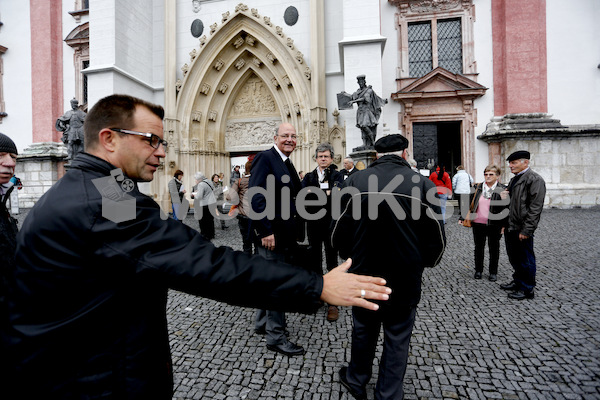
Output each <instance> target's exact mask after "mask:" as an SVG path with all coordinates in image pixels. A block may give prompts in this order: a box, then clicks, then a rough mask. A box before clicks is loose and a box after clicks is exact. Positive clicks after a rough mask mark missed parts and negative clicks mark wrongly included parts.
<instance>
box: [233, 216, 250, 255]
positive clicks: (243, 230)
mask: <svg viewBox="0 0 600 400" xmlns="http://www.w3.org/2000/svg"><path fill="white" fill-rule="evenodd" d="M237 220H238V226H239V228H240V234H241V235H242V249H243V251H244V253H247V254H252V239H251V237H250V219H249V218H248V217H246V216H245V215H241V214H238V216H237Z"/></svg>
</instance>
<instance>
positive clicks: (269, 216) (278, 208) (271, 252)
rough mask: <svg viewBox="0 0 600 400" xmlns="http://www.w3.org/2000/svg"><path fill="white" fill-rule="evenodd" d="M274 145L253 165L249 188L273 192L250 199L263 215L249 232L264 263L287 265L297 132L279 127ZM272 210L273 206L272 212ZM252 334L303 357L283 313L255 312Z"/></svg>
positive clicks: (292, 235)
mask: <svg viewBox="0 0 600 400" xmlns="http://www.w3.org/2000/svg"><path fill="white" fill-rule="evenodd" d="M274 140H275V146H273V147H272V148H270V149H269V150H265V151H263V152H260V153H258V154H257V155H256V157H255V158H254V161H253V163H252V175H250V183H249V187H250V188H256V187H260V188H263V189H265V190H267V192H268V193H269V194H270V193H274V200H275V201H274V202H273V203H269V201H268V199H267V197H266V196H265V195H264V193H260V191H259V192H257V193H255V194H254V195H253V196H252V201H251V204H252V212H253V213H255V214H254V215H257V214H258V215H260V214H263V213H265V212H266V213H265V214H266V215H264V216H263V218H261V219H256V218H252V221H251V230H252V233H253V236H254V239H255V243H256V247H257V251H258V254H259V255H261V256H263V257H264V258H266V259H267V260H277V261H285V262H290V261H291V260H290V256H292V255H293V254H294V253H295V251H296V247H297V242H296V232H297V226H296V207H295V203H296V195H297V194H298V192H299V191H300V189H301V183H300V178H299V176H298V173H297V172H296V169H295V168H294V165H293V164H292V163H291V160H290V159H289V157H290V155H291V154H292V152H293V151H294V149H295V148H296V140H297V136H296V129H295V128H294V127H293V126H292V125H291V124H288V123H283V124H281V125H279V128H278V129H277V133H276V135H275V137H274ZM271 207H273V208H272V209H271ZM255 331H256V332H257V333H263V332H265V333H266V335H267V348H268V349H269V350H273V351H277V352H279V353H282V354H285V355H287V356H296V355H302V354H304V352H305V351H304V348H302V346H298V345H296V344H294V343H292V342H290V341H289V340H288V339H287V337H286V336H285V333H286V330H285V313H284V312H281V311H271V310H258V312H257V313H256V321H255Z"/></svg>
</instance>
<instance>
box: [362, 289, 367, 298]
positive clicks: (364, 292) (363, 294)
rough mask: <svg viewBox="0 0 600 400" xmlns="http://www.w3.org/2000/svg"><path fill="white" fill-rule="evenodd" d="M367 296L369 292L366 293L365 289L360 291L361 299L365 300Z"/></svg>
mask: <svg viewBox="0 0 600 400" xmlns="http://www.w3.org/2000/svg"><path fill="white" fill-rule="evenodd" d="M366 294H367V292H366V291H365V289H360V297H361V298H362V299H364V298H365V296H366Z"/></svg>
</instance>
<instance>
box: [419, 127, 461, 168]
mask: <svg viewBox="0 0 600 400" xmlns="http://www.w3.org/2000/svg"><path fill="white" fill-rule="evenodd" d="M460 125H461V123H460V122H438V123H415V124H413V158H414V159H415V161H416V162H417V168H419V169H429V168H431V166H434V165H435V164H443V165H444V166H445V167H446V171H448V173H450V175H452V173H453V172H454V170H455V169H456V167H457V166H459V165H460V164H461V160H462V154H461V145H460V142H461V140H460V136H461V135H460V133H461V126H460Z"/></svg>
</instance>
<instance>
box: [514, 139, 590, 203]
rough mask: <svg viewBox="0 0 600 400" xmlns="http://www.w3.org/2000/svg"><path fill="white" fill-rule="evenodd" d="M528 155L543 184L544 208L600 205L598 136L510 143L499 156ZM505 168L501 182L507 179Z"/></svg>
mask: <svg viewBox="0 0 600 400" xmlns="http://www.w3.org/2000/svg"><path fill="white" fill-rule="evenodd" d="M516 150H527V151H529V152H530V153H531V168H532V169H533V170H534V171H536V172H538V173H539V174H540V175H541V176H542V177H543V178H544V180H545V181H546V189H547V194H546V199H545V202H544V203H545V206H546V207H553V208H573V207H583V208H588V207H593V206H596V205H600V137H598V136H587V137H586V136H579V137H577V136H576V137H572V138H565V137H561V138H553V139H543V140H539V139H538V140H510V141H505V142H503V143H502V153H503V154H504V155H509V154H511V153H512V152H513V151H516ZM511 176H512V174H510V171H509V170H508V168H505V171H504V173H503V176H502V178H503V182H508V181H509V180H510V177H511Z"/></svg>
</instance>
